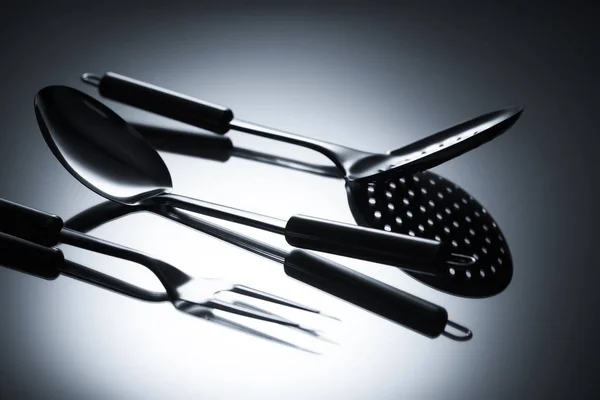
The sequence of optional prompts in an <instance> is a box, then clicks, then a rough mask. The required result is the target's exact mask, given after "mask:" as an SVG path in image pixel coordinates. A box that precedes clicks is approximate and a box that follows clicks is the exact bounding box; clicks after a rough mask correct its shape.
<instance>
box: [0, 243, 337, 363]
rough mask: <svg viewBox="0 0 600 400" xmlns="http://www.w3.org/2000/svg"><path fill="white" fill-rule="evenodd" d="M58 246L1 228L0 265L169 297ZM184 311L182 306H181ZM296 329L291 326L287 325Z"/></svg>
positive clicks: (209, 312)
mask: <svg viewBox="0 0 600 400" xmlns="http://www.w3.org/2000/svg"><path fill="white" fill-rule="evenodd" d="M56 250H57V249H54V248H49V247H44V246H41V245H38V244H36V243H34V242H30V241H27V240H24V239H20V238H18V237H16V236H12V235H8V234H6V233H3V232H0V265H2V266H5V267H8V268H11V269H14V270H17V271H20V272H25V273H27V274H30V275H34V276H37V277H40V278H43V279H46V280H54V279H56V278H57V277H58V276H59V274H60V275H64V276H68V277H70V278H73V279H77V280H79V281H81V282H85V283H89V284H92V285H94V286H97V287H100V288H102V289H106V290H110V291H112V292H115V293H119V294H122V295H125V296H128V297H131V298H134V299H137V300H142V301H148V302H154V303H159V302H165V301H169V295H168V293H167V292H155V291H152V290H148V289H144V288H141V287H139V286H136V285H132V284H130V283H128V282H125V281H123V280H120V279H117V278H115V277H113V276H110V275H107V274H104V273H102V272H99V271H96V270H94V269H91V268H87V267H85V266H83V265H81V264H78V263H75V262H72V261H69V260H64V257H61V255H60V254H57V253H58V252H57V251H56ZM182 311H185V310H182ZM193 311H194V314H193V315H194V316H195V317H199V318H202V319H204V320H207V321H209V322H212V323H215V324H217V325H220V326H223V327H226V328H228V329H233V330H236V331H238V332H241V333H244V334H247V335H251V336H253V337H258V338H261V339H264V340H268V341H270V342H273V343H277V344H280V345H284V346H287V347H291V348H294V349H297V350H302V351H305V352H310V353H315V352H314V351H312V350H310V349H307V348H304V347H301V346H298V345H296V344H293V343H291V342H289V341H286V340H283V339H281V338H279V337H275V336H273V335H270V334H267V333H266V332H262V331H259V330H257V329H254V328H251V327H249V326H247V325H244V324H241V323H239V322H236V321H234V320H232V319H230V318H226V317H223V316H220V315H217V314H215V312H214V310H213V309H212V308H209V307H205V308H204V310H203V309H202V308H201V307H200V306H198V307H196V308H194V310H193ZM259 311H262V312H263V313H268V311H266V310H259ZM290 328H291V329H295V328H294V327H290ZM301 332H304V333H307V334H309V335H311V336H315V337H317V338H319V339H324V340H327V339H325V338H324V337H322V336H320V335H319V334H318V333H315V332H312V331H301Z"/></svg>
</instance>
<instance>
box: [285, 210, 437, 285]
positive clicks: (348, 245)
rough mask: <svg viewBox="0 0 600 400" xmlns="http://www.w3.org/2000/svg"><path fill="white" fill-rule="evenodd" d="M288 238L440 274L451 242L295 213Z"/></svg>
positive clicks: (333, 251)
mask: <svg viewBox="0 0 600 400" xmlns="http://www.w3.org/2000/svg"><path fill="white" fill-rule="evenodd" d="M285 238H286V240H287V242H288V243H289V244H290V245H292V246H295V247H301V248H304V249H311V250H317V251H323V252H325V253H330V254H337V255H341V256H347V257H352V258H358V259H361V260H365V261H372V262H376V263H381V264H388V265H393V266H396V267H400V268H402V269H406V270H410V271H414V272H418V273H424V274H430V275H438V274H443V273H445V271H446V268H447V266H446V263H447V260H448V256H449V251H448V248H447V246H446V245H445V244H444V243H442V242H438V241H436V240H429V239H423V238H418V237H413V236H408V235H401V234H398V233H391V232H385V231H382V230H378V229H371V228H365V227H360V226H356V225H350V224H343V223H341V222H336V221H328V220H323V219H319V218H313V217H307V216H304V215H295V216H293V217H291V218H290V219H289V220H288V223H287V225H286V227H285Z"/></svg>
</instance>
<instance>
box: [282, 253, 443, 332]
mask: <svg viewBox="0 0 600 400" xmlns="http://www.w3.org/2000/svg"><path fill="white" fill-rule="evenodd" d="M283 265H284V268H285V273H286V274H287V275H288V276H290V277H292V278H295V279H297V280H299V281H302V282H304V283H306V284H309V285H311V286H313V287H315V288H318V289H320V290H323V291H325V292H327V293H329V294H332V295H334V296H336V297H339V298H341V299H344V300H346V301H348V302H350V303H352V304H354V305H356V306H359V307H361V308H364V309H366V310H369V311H371V312H373V313H375V314H377V315H380V316H382V317H384V318H387V319H389V320H391V321H394V322H396V323H398V324H400V325H403V326H405V327H407V328H409V329H412V330H414V331H416V332H419V333H421V334H423V335H425V336H427V337H430V338H436V337H438V336H439V335H440V334H442V332H444V329H445V327H446V323H447V322H448V312H447V311H446V310H445V309H444V308H443V307H440V306H438V305H436V304H433V303H430V302H428V301H425V300H423V299H420V298H418V297H415V296H413V295H411V294H409V293H406V292H404V291H402V290H400V289H397V288H395V287H393V286H390V285H387V284H385V283H383V282H380V281H378V280H376V279H373V278H371V277H369V276H366V275H363V274H361V273H359V272H356V271H354V270H351V269H349V268H347V267H344V266H343V265H339V264H337V263H334V262H332V261H330V260H327V259H325V258H322V257H319V256H316V255H314V254H309V253H306V252H303V251H300V250H294V251H292V252H291V253H290V254H289V255H288V256H287V257H286V259H285V262H284V264H283Z"/></svg>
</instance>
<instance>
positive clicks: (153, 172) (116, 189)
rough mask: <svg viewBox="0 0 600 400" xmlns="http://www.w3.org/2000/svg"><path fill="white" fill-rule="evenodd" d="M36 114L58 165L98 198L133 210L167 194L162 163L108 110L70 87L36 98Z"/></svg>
mask: <svg viewBox="0 0 600 400" xmlns="http://www.w3.org/2000/svg"><path fill="white" fill-rule="evenodd" d="M65 109H67V110H69V114H68V118H66V116H65V113H64V112H63V111H64V110H65ZM35 113H36V118H37V121H38V125H39V126H40V130H41V132H42V135H43V137H44V139H45V141H46V143H47V145H48V147H50V149H51V150H52V152H53V153H54V155H55V156H56V157H57V158H58V160H59V161H60V162H61V164H62V165H63V166H64V167H65V168H66V169H67V170H68V171H69V172H70V173H71V174H72V175H74V176H75V177H76V178H77V179H78V180H79V181H80V182H81V183H83V184H84V185H85V186H87V187H88V188H89V189H91V190H93V191H94V192H96V193H98V194H99V195H100V196H102V197H105V198H107V199H110V200H113V201H116V202H119V203H122V204H128V205H136V204H140V203H141V202H143V201H145V200H147V199H150V198H152V197H155V196H157V195H160V194H163V193H168V192H170V191H171V189H172V181H171V175H170V174H169V170H168V168H167V166H166V165H165V163H164V161H163V159H162V158H161V157H160V155H158V153H157V152H156V150H154V148H152V146H150V145H149V144H148V142H147V141H146V140H145V139H144V138H143V137H142V136H141V135H140V134H139V133H138V132H137V131H136V130H135V129H133V128H132V127H131V126H130V125H129V124H128V123H126V122H125V121H123V120H122V119H121V118H120V117H119V116H118V115H117V114H116V113H115V112H113V111H112V110H111V109H109V108H108V107H104V106H102V105H99V103H97V102H95V101H90V100H89V99H86V98H84V97H82V96H81V95H80V94H79V93H78V92H77V91H75V90H74V89H71V88H69V87H66V86H49V87H46V88H44V89H42V90H40V91H39V93H38V94H37V96H36V98H35ZM90 121H93V123H90Z"/></svg>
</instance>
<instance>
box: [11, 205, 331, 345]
mask: <svg viewBox="0 0 600 400" xmlns="http://www.w3.org/2000/svg"><path fill="white" fill-rule="evenodd" d="M3 214H5V215H8V214H10V215H11V216H12V217H13V218H14V216H15V214H18V215H19V216H20V217H21V218H20V220H21V221H23V223H22V224H16V225H12V226H8V227H7V226H4V225H3V226H2V231H4V232H3V233H0V264H2V265H5V266H7V267H11V268H14V269H18V270H21V271H24V272H28V273H31V274H34V275H38V276H42V277H45V278H47V279H54V278H56V277H57V276H58V275H59V274H60V272H61V271H63V272H64V271H71V272H72V271H73V268H72V266H73V265H74V263H71V262H70V261H67V260H65V259H64V255H63V253H62V251H61V250H60V249H57V248H55V247H53V246H56V245H57V244H59V243H64V244H68V245H71V246H75V247H79V248H82V249H86V250H90V251H93V252H97V253H101V254H105V255H109V256H112V257H117V258H120V259H123V260H127V261H132V262H135V263H138V264H141V265H143V266H145V267H146V268H148V269H149V270H150V271H152V272H153V273H154V275H156V277H157V278H158V279H159V280H160V282H161V284H162V285H163V287H164V288H165V290H166V293H167V297H168V300H169V301H170V302H171V303H172V304H173V305H174V306H175V307H176V308H177V309H178V310H181V311H184V312H186V313H188V314H192V315H197V316H203V315H205V314H206V311H207V309H216V310H222V311H226V312H230V313H234V314H238V315H242V316H245V317H249V318H254V319H258V320H263V321H268V322H273V323H276V324H280V325H286V326H290V327H294V328H298V329H301V330H303V331H307V332H312V333H314V332H315V331H314V330H311V329H307V328H304V327H302V326H301V325H300V324H298V323H295V322H293V321H290V320H288V319H286V318H283V317H280V316H278V315H276V314H273V313H271V312H267V311H265V310H262V309H260V308H258V307H255V306H252V305H250V304H246V303H244V302H240V301H231V302H229V301H224V300H221V299H218V298H216V297H215V295H216V294H218V293H222V292H234V293H238V294H240V295H244V296H248V297H253V298H256V299H260V300H264V301H269V302H272V303H276V304H280V305H283V306H287V307H291V308H295V309H299V310H304V311H307V312H311V313H316V314H320V312H319V311H318V310H315V309H313V308H310V307H307V306H304V305H301V304H298V303H296V302H292V301H290V300H287V299H284V298H281V297H277V296H274V295H271V294H269V293H266V292H262V291H259V290H257V289H253V288H250V287H247V286H243V285H238V284H234V283H230V282H227V281H224V280H221V279H207V278H197V277H192V276H190V275H188V274H186V273H184V272H183V271H181V270H180V269H178V268H176V267H174V266H173V265H170V264H168V263H166V262H164V261H161V260H159V259H157V258H154V257H151V256H149V255H147V254H144V253H142V252H140V251H137V250H134V249H131V248H127V247H124V246H121V245H118V244H115V243H111V242H108V241H105V240H102V239H99V238H96V237H93V236H90V235H87V234H84V233H81V232H78V231H75V230H72V229H68V228H64V226H63V221H62V219H61V218H60V217H58V216H56V215H51V214H47V213H45V212H42V211H38V210H35V209H32V208H29V207H25V206H23V205H20V204H16V203H13V202H9V201H7V200H3V199H0V218H2V217H3ZM65 265H66V267H65ZM69 266H71V268H70V269H69ZM71 275H73V274H71ZM75 277H77V276H75Z"/></svg>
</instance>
